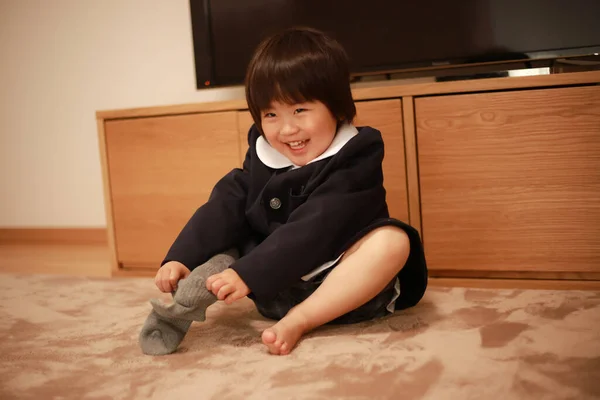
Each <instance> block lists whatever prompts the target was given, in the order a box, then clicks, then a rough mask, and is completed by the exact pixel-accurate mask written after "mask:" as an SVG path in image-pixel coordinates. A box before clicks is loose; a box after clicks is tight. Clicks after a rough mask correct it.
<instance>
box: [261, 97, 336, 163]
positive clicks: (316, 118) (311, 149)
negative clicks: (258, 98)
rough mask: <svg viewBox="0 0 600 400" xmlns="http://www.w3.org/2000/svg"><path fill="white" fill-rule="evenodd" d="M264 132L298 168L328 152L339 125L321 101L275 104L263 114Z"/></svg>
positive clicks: (275, 147)
mask: <svg viewBox="0 0 600 400" xmlns="http://www.w3.org/2000/svg"><path fill="white" fill-rule="evenodd" d="M261 123H262V130H263V133H264V134H265V137H266V138H267V141H268V142H269V144H270V145H271V146H272V147H273V148H274V149H275V150H277V151H279V152H280V153H281V154H283V155H284V156H286V157H287V158H288V159H289V160H290V161H291V162H293V163H294V164H295V165H299V166H302V165H306V164H307V163H309V162H310V161H312V160H314V159H315V158H317V157H318V156H320V155H321V154H323V153H324V152H325V150H327V148H328V147H329V145H330V144H331V142H332V141H333V138H334V137H335V134H336V131H337V121H336V119H335V117H334V116H333V115H332V114H331V112H330V111H329V109H328V108H327V106H326V105H325V104H323V103H321V102H320V101H311V102H306V103H300V104H285V103H279V102H273V103H271V108H269V109H267V110H263V111H262V112H261Z"/></svg>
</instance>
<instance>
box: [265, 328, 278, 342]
mask: <svg viewBox="0 0 600 400" xmlns="http://www.w3.org/2000/svg"><path fill="white" fill-rule="evenodd" d="M276 340H277V334H275V332H274V331H273V330H272V329H265V330H264V331H263V333H262V341H263V343H264V344H266V345H273V344H274V343H275V341H276Z"/></svg>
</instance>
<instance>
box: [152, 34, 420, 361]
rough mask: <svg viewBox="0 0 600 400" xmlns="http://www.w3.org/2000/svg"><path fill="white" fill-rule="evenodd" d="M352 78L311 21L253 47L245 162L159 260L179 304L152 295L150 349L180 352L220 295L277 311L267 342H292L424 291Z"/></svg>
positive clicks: (277, 350) (270, 313) (283, 345)
mask: <svg viewBox="0 0 600 400" xmlns="http://www.w3.org/2000/svg"><path fill="white" fill-rule="evenodd" d="M349 80H350V75H349V67H348V62H347V56H346V53H345V52H344V50H343V48H342V47H341V46H340V45H339V44H338V43H337V42H336V41H334V40H333V39H331V38H329V37H328V36H326V35H325V34H323V33H322V32H319V31H317V30H313V29H310V28H294V29H288V30H286V31H283V32H281V33H279V34H276V35H274V36H272V37H270V38H268V39H267V40H265V41H264V42H263V43H261V44H260V46H259V47H258V48H257V50H256V52H255V54H254V56H253V58H252V60H251V62H250V64H249V67H248V71H247V75H246V99H247V102H248V106H249V108H250V112H251V114H252V118H253V119H254V125H253V126H252V127H251V129H250V131H249V133H248V144H249V146H250V148H249V150H248V152H247V154H246V159H245V161H244V165H243V169H234V170H233V171H231V172H230V173H229V174H228V175H226V176H225V177H223V178H222V179H221V180H220V181H219V182H218V183H217V184H216V186H215V187H214V189H213V192H212V194H211V196H210V199H209V200H208V202H207V203H206V204H204V205H203V206H201V207H200V208H199V209H198V210H197V211H196V212H195V214H194V215H193V216H192V218H191V219H190V221H189V222H188V223H187V224H186V226H185V227H184V228H183V230H182V232H181V233H180V234H179V236H178V237H177V239H176V240H175V242H174V243H173V245H172V247H171V248H170V250H169V252H168V254H167V256H166V258H165V260H164V261H163V263H162V266H161V268H160V269H159V271H158V273H157V275H156V279H155V282H156V285H157V287H158V288H159V289H160V290H161V291H163V292H173V291H174V292H175V293H174V295H173V297H174V304H172V305H170V306H168V307H165V306H163V305H161V304H160V303H158V302H153V307H154V311H152V313H151V314H150V316H149V317H148V319H147V321H146V324H145V325H144V327H143V328H142V332H141V334H140V344H141V347H142V350H143V351H144V352H145V353H146V354H167V353H170V352H173V351H175V349H176V348H177V346H178V345H179V343H180V342H181V340H182V339H183V337H184V335H185V333H186V332H187V329H188V328H189V326H190V323H191V320H197V321H202V320H204V312H205V310H206V307H208V306H209V305H210V304H212V303H214V302H215V301H216V300H217V299H218V300H223V301H224V302H225V303H226V304H231V303H233V302H235V301H237V300H239V299H241V298H243V297H245V296H248V297H250V298H251V299H252V300H253V301H254V303H255V304H256V307H257V309H258V311H259V312H260V313H261V314H262V315H264V316H265V317H267V318H271V319H275V320H278V322H277V323H275V324H274V325H273V326H272V327H271V328H269V329H266V330H265V331H264V332H263V333H262V341H263V343H264V344H265V346H266V347H267V348H268V350H269V352H270V353H272V354H288V353H289V352H290V351H291V350H292V349H293V348H294V346H295V345H296V343H297V342H298V340H299V339H300V337H301V336H302V335H303V334H304V333H306V332H308V331H310V330H312V329H314V328H316V327H318V326H320V325H323V324H326V323H329V322H334V323H354V322H360V321H364V320H369V319H374V318H379V317H383V316H385V315H388V314H390V313H393V312H394V310H401V309H404V308H407V307H411V306H414V305H415V304H417V302H418V301H419V300H420V299H421V297H422V296H423V294H424V292H425V288H426V286H427V267H426V263H425V258H424V254H423V249H422V245H421V242H420V239H419V235H418V233H417V231H416V230H415V229H413V228H412V227H410V226H409V225H407V224H405V223H403V222H400V221H398V220H395V219H392V218H389V214H388V208H387V204H386V201H385V189H384V187H383V173H382V167H381V163H382V160H383V154H384V147H383V141H382V138H381V134H380V133H379V131H377V130H375V129H373V128H370V127H362V128H358V129H357V128H355V127H354V126H352V125H351V122H352V120H353V119H354V116H355V114H356V109H355V106H354V102H353V100H352V94H351V91H350V84H349ZM238 251H239V257H238V254H237V252H238ZM190 271H193V272H191V273H190Z"/></svg>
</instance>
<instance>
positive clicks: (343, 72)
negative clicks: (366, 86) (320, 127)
mask: <svg viewBox="0 0 600 400" xmlns="http://www.w3.org/2000/svg"><path fill="white" fill-rule="evenodd" d="M315 100H318V101H320V102H322V103H323V104H325V106H327V108H328V109H329V111H330V112H331V113H332V114H333V116H334V117H335V118H336V119H337V121H338V126H339V124H340V123H341V122H352V120H353V119H354V116H355V115H356V107H355V105H354V101H353V100H352V92H351V90H350V72H349V67H348V56H347V55H346V52H345V51H344V48H343V47H342V46H341V45H340V44H339V43H338V42H337V41H335V40H334V39H333V38H331V37H329V36H327V35H326V34H325V33H323V32H321V31H318V30H316V29H312V28H307V27H296V28H291V29H287V30H284V31H282V32H280V33H277V34H275V35H273V36H271V37H268V38H267V39H265V40H264V41H263V42H262V43H261V44H260V45H259V46H258V47H257V49H256V51H255V52H254V55H253V57H252V60H251V61H250V64H249V65H248V70H247V72H246V101H247V102H248V107H249V108H250V113H251V114H252V118H253V119H254V122H255V123H256V126H257V127H258V129H259V131H260V132H261V133H262V126H261V110H265V109H267V108H269V107H270V105H271V102H273V101H280V102H282V103H287V104H293V103H301V102H305V101H315Z"/></svg>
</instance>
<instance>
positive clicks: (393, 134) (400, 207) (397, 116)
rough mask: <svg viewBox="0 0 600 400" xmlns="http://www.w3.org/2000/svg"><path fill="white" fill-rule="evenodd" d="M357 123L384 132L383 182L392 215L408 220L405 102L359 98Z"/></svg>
mask: <svg viewBox="0 0 600 400" xmlns="http://www.w3.org/2000/svg"><path fill="white" fill-rule="evenodd" d="M354 124H355V125H356V126H365V125H368V126H372V127H374V128H376V129H379V130H380V131H381V136H382V137H383V141H384V143H385V156H384V159H383V184H384V186H385V190H386V192H387V194H386V199H387V203H388V208H389V211H390V216H392V217H394V218H398V219H400V220H402V221H405V222H408V200H407V192H406V169H405V157H404V130H403V127H402V103H401V101H400V100H399V99H392V100H375V101H359V102H357V103H356V119H355V120H354Z"/></svg>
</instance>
